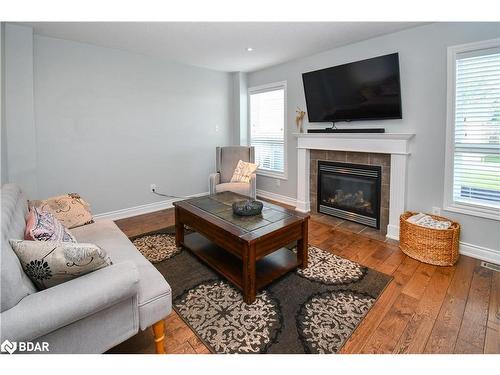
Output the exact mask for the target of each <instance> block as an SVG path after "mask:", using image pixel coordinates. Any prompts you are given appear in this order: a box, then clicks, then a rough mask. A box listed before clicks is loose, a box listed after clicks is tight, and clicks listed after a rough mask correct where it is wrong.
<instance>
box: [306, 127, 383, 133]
mask: <svg viewBox="0 0 500 375" xmlns="http://www.w3.org/2000/svg"><path fill="white" fill-rule="evenodd" d="M307 132H308V133H385V129H384V128H369V129H333V128H325V129H307Z"/></svg>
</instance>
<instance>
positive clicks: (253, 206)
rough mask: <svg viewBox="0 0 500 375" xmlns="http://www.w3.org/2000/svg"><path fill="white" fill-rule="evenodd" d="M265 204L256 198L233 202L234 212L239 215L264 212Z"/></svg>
mask: <svg viewBox="0 0 500 375" xmlns="http://www.w3.org/2000/svg"><path fill="white" fill-rule="evenodd" d="M262 207H264V204H263V203H262V202H259V201H256V200H254V199H245V200H242V201H237V202H234V203H233V213H234V214H235V215H238V216H254V215H258V214H260V213H261V212H262Z"/></svg>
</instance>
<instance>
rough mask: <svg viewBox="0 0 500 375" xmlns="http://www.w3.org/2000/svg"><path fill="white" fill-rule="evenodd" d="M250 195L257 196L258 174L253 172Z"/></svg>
mask: <svg viewBox="0 0 500 375" xmlns="http://www.w3.org/2000/svg"><path fill="white" fill-rule="evenodd" d="M250 197H252V198H253V199H256V198H257V174H256V173H252V175H251V176H250Z"/></svg>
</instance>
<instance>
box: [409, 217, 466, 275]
mask: <svg viewBox="0 0 500 375" xmlns="http://www.w3.org/2000/svg"><path fill="white" fill-rule="evenodd" d="M412 215H415V212H405V213H404V214H402V215H401V216H400V217H399V248H400V249H401V251H402V252H403V253H405V254H406V255H408V256H409V257H412V258H414V259H417V260H419V261H421V262H425V263H430V264H434V265H437V266H452V265H454V264H455V263H456V262H457V260H458V239H459V237H460V224H458V223H456V222H453V221H451V220H449V219H447V218H444V217H441V216H435V215H429V216H431V217H432V218H433V219H435V220H444V221H451V226H450V228H449V229H433V228H426V227H422V226H420V225H416V224H413V223H409V222H408V221H407V220H406V219H408V218H409V217H410V216H412Z"/></svg>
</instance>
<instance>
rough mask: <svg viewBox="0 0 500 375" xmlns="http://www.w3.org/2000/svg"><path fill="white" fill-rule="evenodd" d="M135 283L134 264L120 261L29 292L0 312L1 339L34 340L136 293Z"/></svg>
mask: <svg viewBox="0 0 500 375" xmlns="http://www.w3.org/2000/svg"><path fill="white" fill-rule="evenodd" d="M138 284H139V273H138V271H137V268H136V266H135V264H133V263H132V262H123V263H117V264H114V265H111V266H109V267H106V268H102V269H100V270H97V271H94V272H91V273H88V274H86V275H83V276H80V277H78V278H76V279H73V280H70V281H68V282H65V283H63V284H59V285H56V286H54V287H52V288H49V289H45V290H42V291H40V292H37V293H33V294H30V295H28V296H26V297H24V298H23V299H22V300H21V301H20V302H19V303H18V304H17V305H16V306H14V307H13V308H11V309H9V310H6V311H3V312H2V313H1V314H0V334H1V341H3V340H6V339H8V340H10V341H29V340H34V339H36V338H38V337H40V336H43V335H46V334H48V333H50V332H52V331H55V330H57V329H59V328H61V327H64V326H66V325H68V324H71V323H74V322H76V321H78V320H80V319H83V318H86V317H87V316H90V315H92V314H94V313H96V312H99V311H101V310H104V309H106V308H107V307H110V306H113V305H114V304H116V303H119V302H121V301H123V300H125V299H127V298H130V297H133V296H135V295H137V290H138ZM134 308H136V309H138V307H137V306H135V307H134ZM137 314H138V313H137Z"/></svg>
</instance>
